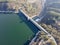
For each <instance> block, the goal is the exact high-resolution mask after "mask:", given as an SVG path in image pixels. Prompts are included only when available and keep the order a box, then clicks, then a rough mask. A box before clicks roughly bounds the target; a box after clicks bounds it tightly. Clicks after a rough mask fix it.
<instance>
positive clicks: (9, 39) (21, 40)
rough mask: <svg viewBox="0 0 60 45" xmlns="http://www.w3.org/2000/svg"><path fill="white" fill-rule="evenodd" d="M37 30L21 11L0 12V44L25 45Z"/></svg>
mask: <svg viewBox="0 0 60 45" xmlns="http://www.w3.org/2000/svg"><path fill="white" fill-rule="evenodd" d="M37 30H38V29H37V27H36V26H35V25H34V24H33V23H31V22H30V21H28V20H27V19H25V17H24V16H23V14H22V13H20V14H14V13H11V14H4V13H0V45H25V43H26V42H27V41H28V40H29V39H30V38H31V37H32V36H33V35H34V34H35V33H36V32H37Z"/></svg>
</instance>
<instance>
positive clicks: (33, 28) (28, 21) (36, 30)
mask: <svg viewBox="0 0 60 45" xmlns="http://www.w3.org/2000/svg"><path fill="white" fill-rule="evenodd" d="M18 16H19V18H20V19H21V20H22V21H20V23H22V22H25V23H26V25H27V26H28V27H29V28H30V29H31V31H32V32H33V33H34V35H33V36H32V37H31V39H30V40H27V42H26V43H25V44H24V45H28V44H29V42H30V41H31V40H32V38H33V37H34V36H35V34H36V33H37V32H38V31H39V29H38V28H37V27H36V26H35V25H34V24H33V23H32V22H31V21H30V20H28V19H27V17H25V16H24V14H23V13H22V12H21V11H19V13H18Z"/></svg>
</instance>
